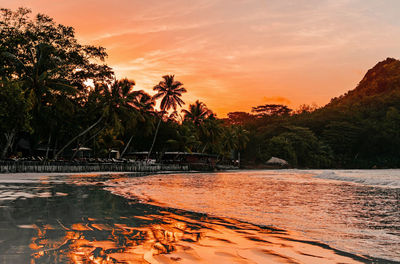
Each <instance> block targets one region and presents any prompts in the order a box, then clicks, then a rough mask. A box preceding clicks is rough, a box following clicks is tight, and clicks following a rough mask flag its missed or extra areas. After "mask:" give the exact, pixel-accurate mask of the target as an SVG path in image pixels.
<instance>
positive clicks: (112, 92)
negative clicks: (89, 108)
mask: <svg viewBox="0 0 400 264" xmlns="http://www.w3.org/2000/svg"><path fill="white" fill-rule="evenodd" d="M134 85H135V82H134V81H131V80H128V79H122V80H116V79H114V81H113V82H112V83H111V84H97V85H96V87H95V90H94V91H93V93H92V94H93V95H92V97H94V100H95V101H96V102H98V104H97V105H98V106H99V107H100V109H99V112H100V113H101V115H100V118H99V119H97V121H96V122H95V123H93V124H92V125H91V126H89V127H88V128H87V129H86V130H84V131H83V132H81V133H80V134H78V135H77V136H75V137H74V138H72V139H71V140H70V141H68V143H67V144H66V145H64V147H62V148H61V149H60V150H59V151H58V152H57V154H56V155H55V158H57V157H58V155H59V154H61V153H62V152H63V151H64V150H65V149H66V148H67V147H68V146H69V145H71V144H72V143H73V142H74V141H75V140H77V139H78V138H79V137H81V136H83V135H85V134H86V133H88V132H89V131H90V130H92V129H93V128H94V127H95V126H97V125H98V124H99V123H100V122H101V121H103V120H105V122H106V125H108V126H111V127H112V128H113V130H112V131H113V132H114V133H117V134H120V133H122V131H123V129H124V127H125V126H127V124H126V123H125V124H123V123H124V122H136V118H135V115H136V109H135V108H134V106H133V101H134V98H135V97H136V95H137V94H138V91H133V86H134ZM135 124H136V123H135ZM133 125H134V124H133Z"/></svg>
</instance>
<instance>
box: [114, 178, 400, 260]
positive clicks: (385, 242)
mask: <svg viewBox="0 0 400 264" xmlns="http://www.w3.org/2000/svg"><path fill="white" fill-rule="evenodd" d="M107 185H108V186H110V187H108V188H106V189H107V190H109V191H111V192H112V193H114V194H118V195H121V196H123V197H126V198H130V199H138V200H139V201H140V202H143V203H151V204H157V205H161V206H167V207H172V208H180V209H184V210H189V211H194V212H202V213H206V214H209V215H214V216H222V217H229V218H233V219H238V220H241V221H245V222H249V223H253V224H257V225H264V226H272V227H277V228H283V229H287V230H294V231H297V232H300V233H301V234H302V235H303V236H304V237H307V238H311V239H315V240H317V241H321V242H323V243H325V244H327V245H329V246H332V247H334V248H337V249H340V250H343V251H346V252H351V253H354V254H360V255H368V256H372V257H378V258H383V259H388V260H393V261H400V170H320V171H319V170H279V171H250V170H249V171H234V172H221V173H186V174H165V175H153V176H147V177H140V178H126V179H118V180H110V181H109V182H107Z"/></svg>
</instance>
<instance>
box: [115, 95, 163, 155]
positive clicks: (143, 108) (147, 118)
mask: <svg viewBox="0 0 400 264" xmlns="http://www.w3.org/2000/svg"><path fill="white" fill-rule="evenodd" d="M132 104H133V107H134V108H135V109H136V110H137V117H138V118H137V119H138V124H137V126H134V127H133V126H127V127H126V130H127V131H128V133H129V134H130V138H129V140H128V142H127V143H126V144H125V147H124V149H123V151H122V152H121V156H120V157H121V158H122V157H123V155H124V154H125V152H126V150H127V149H128V147H129V145H130V144H131V142H132V139H133V136H134V134H135V132H136V130H139V131H140V133H141V134H142V135H144V136H146V135H149V134H150V133H151V131H152V130H153V129H154V119H153V115H154V114H155V112H154V106H155V104H156V103H155V100H154V99H153V97H152V96H150V95H149V94H148V93H146V92H145V91H143V90H140V91H138V92H137V93H136V96H135V97H134V98H133V101H132Z"/></svg>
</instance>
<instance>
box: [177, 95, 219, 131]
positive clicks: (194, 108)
mask: <svg viewBox="0 0 400 264" xmlns="http://www.w3.org/2000/svg"><path fill="white" fill-rule="evenodd" d="M182 113H183V114H184V116H185V120H189V121H191V122H193V124H195V125H196V126H200V124H201V123H202V122H203V121H204V120H205V119H206V118H207V117H209V116H210V115H211V114H212V112H211V110H209V109H208V108H207V106H206V105H205V104H204V103H203V102H200V101H199V100H197V101H196V102H195V103H194V104H191V105H189V109H188V110H186V109H184V110H182Z"/></svg>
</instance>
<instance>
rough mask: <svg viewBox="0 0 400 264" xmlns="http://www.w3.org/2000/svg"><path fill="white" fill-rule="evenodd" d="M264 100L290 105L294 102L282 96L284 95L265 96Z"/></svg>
mask: <svg viewBox="0 0 400 264" xmlns="http://www.w3.org/2000/svg"><path fill="white" fill-rule="evenodd" d="M263 101H264V102H266V103H279V104H285V105H289V104H291V103H292V102H291V101H290V100H289V99H287V98H286V97H282V96H272V97H266V96H264V97H263Z"/></svg>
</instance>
